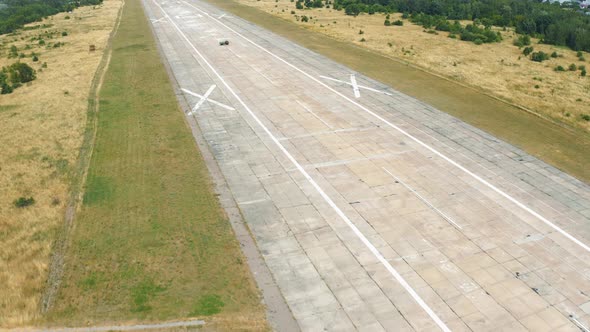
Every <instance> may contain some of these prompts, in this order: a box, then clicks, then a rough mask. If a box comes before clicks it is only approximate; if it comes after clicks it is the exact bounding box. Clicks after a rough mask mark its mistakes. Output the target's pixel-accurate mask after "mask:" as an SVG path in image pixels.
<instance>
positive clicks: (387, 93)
mask: <svg viewBox="0 0 590 332" xmlns="http://www.w3.org/2000/svg"><path fill="white" fill-rule="evenodd" d="M320 77H321V78H323V79H326V80H330V81H334V82H338V83H343V84H348V85H352V83H350V82H345V81H341V80H337V79H335V78H332V77H328V76H324V75H320ZM357 86H358V87H359V89H365V90H369V91H373V92H377V93H382V94H384V95H388V96H393V94H391V93H389V92H385V91H381V90H377V89H373V88H369V87H368V86H364V85H360V84H357Z"/></svg>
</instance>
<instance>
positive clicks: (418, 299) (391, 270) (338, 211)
mask: <svg viewBox="0 0 590 332" xmlns="http://www.w3.org/2000/svg"><path fill="white" fill-rule="evenodd" d="M152 1H153V2H154V3H155V4H156V6H158V7H159V8H160V10H161V11H162V12H163V13H164V15H166V17H168V20H169V21H170V23H171V24H172V25H173V26H174V27H175V28H176V30H177V31H178V33H179V34H180V35H181V36H182V37H183V38H184V40H185V41H186V42H187V43H188V45H190V47H191V48H192V49H193V51H194V52H195V53H196V54H197V55H199V57H200V58H201V59H202V60H203V62H204V63H205V64H206V65H207V67H209V69H210V70H211V71H212V72H213V73H214V74H215V76H217V78H218V79H219V80H220V81H221V82H222V83H223V85H225V87H226V88H227V90H228V91H230V92H231V93H232V94H233V96H234V97H235V98H236V100H237V101H238V102H239V103H240V104H241V105H242V106H243V107H244V109H245V110H246V111H247V112H248V114H250V116H251V117H252V118H253V119H254V121H256V123H257V124H258V125H259V126H260V128H262V130H263V131H264V132H265V133H266V134H267V135H268V137H269V138H270V139H271V140H272V141H273V142H274V143H275V145H276V146H277V147H278V148H279V149H280V150H281V152H283V154H284V155H285V156H286V157H287V158H288V159H289V160H290V161H291V163H293V165H295V167H296V168H297V169H298V170H299V172H300V173H301V174H302V175H303V176H304V177H305V179H306V180H307V181H308V182H309V183H310V184H311V185H312V186H313V187H314V189H315V190H316V191H317V192H318V193H319V194H320V196H322V198H323V199H324V200H325V201H326V203H328V205H330V207H332V209H333V210H334V211H335V212H336V214H338V216H339V217H340V218H341V219H342V220H343V221H344V222H345V223H346V224H347V225H348V227H350V229H351V230H352V231H353V233H354V234H355V235H356V236H357V237H358V238H359V239H360V240H361V242H362V243H363V244H364V245H365V246H366V247H367V248H368V249H369V251H371V253H373V255H374V256H375V257H376V258H377V260H379V262H381V264H383V266H384V267H385V268H386V269H387V271H389V273H390V274H391V275H392V276H393V277H394V278H395V279H396V280H397V282H398V283H399V284H400V285H401V286H402V287H403V288H404V289H405V290H406V291H407V292H408V293H409V294H410V296H412V298H413V299H414V300H415V301H416V303H418V305H419V306H420V307H422V309H423V310H424V311H425V312H426V313H427V314H428V315H429V316H430V318H432V320H433V321H434V322H435V323H436V324H437V325H438V326H439V327H440V328H441V330H443V331H445V332H450V331H451V330H450V329H449V328H448V327H447V325H446V324H445V323H444V322H443V321H442V320H441V319H440V318H439V317H438V315H437V314H436V313H435V312H434V311H433V310H432V309H431V308H430V307H429V306H428V304H426V302H424V300H423V299H422V298H421V297H420V295H418V293H416V291H415V290H414V289H413V288H412V287H411V286H410V285H409V284H408V282H407V281H406V280H405V279H404V278H403V277H402V276H401V275H400V274H399V273H398V272H397V271H396V270H395V269H394V268H393V266H392V265H391V264H390V263H389V262H388V261H387V259H385V257H383V255H382V254H381V253H380V252H379V250H377V248H376V247H375V246H374V245H373V244H372V243H371V242H370V241H369V240H368V239H367V237H366V236H365V235H364V234H363V233H362V232H361V231H360V230H359V229H358V228H357V227H356V226H355V225H354V224H353V223H352V221H351V220H350V219H349V218H348V216H346V214H344V212H342V210H341V209H340V208H339V207H338V206H337V205H336V203H334V201H332V199H331V198H330V197H329V196H328V195H327V194H326V193H325V192H324V190H323V189H322V188H321V187H320V186H319V185H318V184H317V183H316V182H315V180H314V179H313V178H312V177H311V176H310V175H309V174H308V173H307V172H306V171H305V169H303V167H302V166H301V165H300V164H299V163H298V162H297V160H296V159H295V158H294V157H293V156H292V155H291V153H289V151H287V149H286V148H285V147H284V146H283V145H282V144H281V142H279V140H278V139H277V138H276V137H275V136H274V135H273V133H272V132H271V131H270V130H269V129H268V128H267V127H266V126H265V125H264V124H263V123H262V121H260V119H259V118H258V116H256V114H254V112H252V110H251V109H250V108H249V107H248V105H246V103H244V101H243V100H242V98H240V96H239V95H238V94H237V93H236V92H235V91H234V90H233V89H232V88H231V86H230V85H229V84H227V82H226V81H225V80H224V79H223V77H221V75H220V74H219V73H218V72H217V70H215V68H214V67H213V66H212V65H211V64H210V63H209V62H208V61H207V59H206V58H205V57H204V56H203V55H202V54H201V52H199V50H198V49H197V48H196V47H195V46H194V45H193V43H192V42H191V41H190V39H189V38H188V37H187V36H186V35H185V34H184V32H182V30H181V29H180V28H179V27H178V25H176V23H174V21H173V20H172V18H170V16H169V15H168V13H166V11H165V10H164V9H163V8H162V7H161V6H160V5H159V4H158V3H157V2H156V0H152ZM185 3H186V2H185ZM186 4H187V5H188V3H186ZM194 8H196V7H194ZM197 10H199V11H201V12H202V13H204V14H205V15H209V14H207V13H205V12H204V11H202V10H200V9H197ZM210 17H211V16H210Z"/></svg>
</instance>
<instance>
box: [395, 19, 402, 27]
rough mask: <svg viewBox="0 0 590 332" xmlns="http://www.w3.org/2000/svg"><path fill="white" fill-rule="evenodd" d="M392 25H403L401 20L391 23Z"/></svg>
mask: <svg viewBox="0 0 590 332" xmlns="http://www.w3.org/2000/svg"><path fill="white" fill-rule="evenodd" d="M393 25H397V26H400V27H401V26H402V25H404V21H402V20H396V21H393Z"/></svg>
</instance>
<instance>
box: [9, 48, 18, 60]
mask: <svg viewBox="0 0 590 332" xmlns="http://www.w3.org/2000/svg"><path fill="white" fill-rule="evenodd" d="M8 57H9V58H16V57H18V48H16V46H14V45H12V46H10V51H8Z"/></svg>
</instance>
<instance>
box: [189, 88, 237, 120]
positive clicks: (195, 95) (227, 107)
mask: <svg viewBox="0 0 590 332" xmlns="http://www.w3.org/2000/svg"><path fill="white" fill-rule="evenodd" d="M181 90H182V91H183V92H185V93H187V94H189V95H191V96H194V97H198V98H203V96H202V95H200V94H198V93H194V92H192V91H190V90H187V89H184V88H182V89H181ZM207 101H208V102H210V103H211V104H215V105H217V106H219V107H222V108H225V109H226V110H229V111H235V110H236V109H235V108H233V107H231V106H227V105H225V104H222V103H220V102H218V101H215V100H213V99H211V98H207ZM192 113H193V112H192V111H191V112H190V113H189V115H190V114H192Z"/></svg>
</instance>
